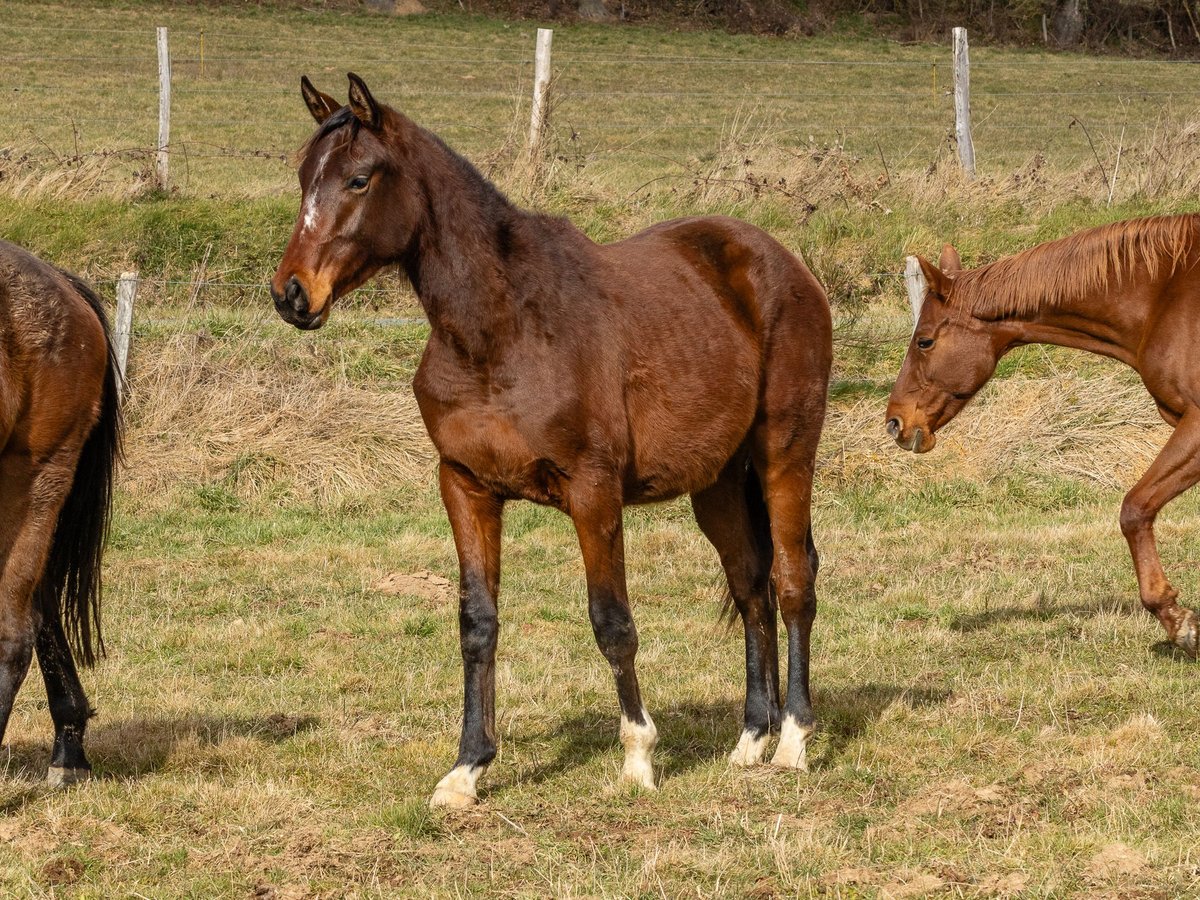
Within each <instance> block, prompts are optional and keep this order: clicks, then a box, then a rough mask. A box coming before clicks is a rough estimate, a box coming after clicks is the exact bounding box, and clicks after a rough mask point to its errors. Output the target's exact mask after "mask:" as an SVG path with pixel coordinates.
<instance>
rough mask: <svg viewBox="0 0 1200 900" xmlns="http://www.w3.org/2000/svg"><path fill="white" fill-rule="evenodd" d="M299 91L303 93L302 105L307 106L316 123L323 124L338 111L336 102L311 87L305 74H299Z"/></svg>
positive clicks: (311, 84)
mask: <svg viewBox="0 0 1200 900" xmlns="http://www.w3.org/2000/svg"><path fill="white" fill-rule="evenodd" d="M300 93H301V94H303V95H304V105H305V106H307V107H308V111H309V112H310V113H312V117H313V118H314V119H316V120H317V124H318V125H323V124H325V120H326V119H328V118H329V117H330V116H332V115H333V114H334V113H335V112H337V111H338V108H339V107H338V102H337V101H336V100H334V99H333V98H332V97H330V96H329V95H328V94H323V93H321V92H320V91H318V90H317V89H316V88H315V87H313V83H312V82H311V81H309V80H308V76H307V75H301V76H300Z"/></svg>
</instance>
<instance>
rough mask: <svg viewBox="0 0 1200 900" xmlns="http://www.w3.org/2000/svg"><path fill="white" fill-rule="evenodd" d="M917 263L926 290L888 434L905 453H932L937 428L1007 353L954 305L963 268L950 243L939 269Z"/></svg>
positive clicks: (891, 403) (985, 326)
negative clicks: (955, 293) (955, 291)
mask: <svg viewBox="0 0 1200 900" xmlns="http://www.w3.org/2000/svg"><path fill="white" fill-rule="evenodd" d="M918 261H919V262H920V264H921V272H922V274H923V275H924V277H925V291H924V296H923V297H919V298H917V299H916V302H914V304H913V320H914V321H915V323H916V325H915V327H914V329H913V335H912V340H911V341H910V342H909V345H908V354H907V355H906V356H905V357H904V364H903V366H901V368H900V375H899V376H898V377H897V378H896V384H895V386H894V387H893V388H892V395H891V397H890V398H889V399H888V407H887V430H888V434H890V435H891V436H892V437H893V438H894V439H895V441H896V443H897V444H899V445H900V446H901V447H903V448H904V449H905V450H911V451H913V452H914V453H927V452H928V451H930V450H932V449H933V447H934V445H935V444H936V443H937V431H938V429H939V428H941V427H942V426H943V425H945V424H946V423H947V422H949V421H950V420H951V419H953V418H954V417H955V416H956V415H958V413H959V411H960V410H962V408H963V407H964V406H966V405H967V401H969V400H970V399H971V398H972V397H973V396H975V394H976V392H977V391H978V390H979V389H980V388H981V387H983V385H984V384H985V383H987V380H988V379H989V378H991V377H992V373H993V372H995V370H996V363H997V362H998V361H999V359H1000V357H1001V355H1003V352H1004V350H1005V349H1006V348H1005V346H1004V345H1003V344H1002V343H1001V342H1000V340H999V339H998V335H997V332H996V330H995V329H994V328H991V327H989V323H988V322H985V321H983V320H981V319H978V318H976V317H975V316H973V315H971V313H970V311H969V310H967V309H966V308H965V307H964V306H963V305H962V304H956V303H954V302H953V300H952V296H953V292H954V286H955V280H956V279H957V277H958V274H959V272H960V271H961V269H962V264H961V262H960V260H959V256H958V251H956V250H955V249H954V248H953V247H952V246H950V245H949V244H947V245H946V246H945V248H944V249H943V250H942V255H941V258H940V259H939V260H938V265H937V266H934V265H933V264H932V263H930V262H928V261H927V260H925V259H922V258H920V257H918Z"/></svg>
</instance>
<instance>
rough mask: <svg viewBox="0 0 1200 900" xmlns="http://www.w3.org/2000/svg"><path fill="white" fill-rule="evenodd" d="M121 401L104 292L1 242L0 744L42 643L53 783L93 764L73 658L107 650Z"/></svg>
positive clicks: (88, 658) (81, 774)
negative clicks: (105, 617)
mask: <svg viewBox="0 0 1200 900" xmlns="http://www.w3.org/2000/svg"><path fill="white" fill-rule="evenodd" d="M118 403H119V400H118V396H117V368H116V363H115V360H114V357H113V354H112V346H111V343H110V341H109V332H108V322H107V320H106V318H105V315H104V306H103V304H102V302H101V301H100V298H99V297H97V296H96V294H95V293H94V292H93V291H92V289H91V288H89V287H88V286H87V285H86V284H84V283H83V281H81V280H80V279H79V278H77V277H76V276H75V275H72V274H70V273H69V272H64V271H62V270H61V269H58V268H56V267H54V266H51V265H49V264H48V263H45V262H43V261H41V260H39V259H38V258H36V257H35V256H33V255H32V254H30V253H28V252H26V251H25V250H23V249H21V248H20V247H17V246H16V245H14V244H10V243H7V242H5V241H0V740H3V738H4V732H5V730H6V728H7V726H8V719H9V716H10V715H11V713H12V706H13V700H14V698H15V697H16V694H17V691H18V689H19V688H20V687H21V683H22V682H23V681H24V680H25V676H26V674H27V673H28V671H29V666H30V662H31V659H32V656H33V653H34V650H35V648H36V651H37V657H38V664H39V666H40V668H41V670H42V679H43V680H44V681H45V683H46V697H47V699H48V701H49V706H50V717H51V719H52V720H53V722H54V748H53V751H52V753H51V757H50V766H49V771H48V772H47V780H48V781H49V782H50V783H51V784H71V783H74V782H77V781H81V780H83V779H85V778H87V777H88V775H89V774H90V772H91V766H90V765H89V764H88V761H87V757H86V756H85V755H84V752H83V734H84V730H85V728H86V727H87V721H88V719H89V718H90V717H91V715H92V708H91V706H90V705H89V703H88V700H87V697H86V695H85V694H84V692H83V686H82V685H81V684H80V681H79V675H78V672H77V671H76V668H75V658H76V657H78V659H79V661H80V662H81V663H83V664H84V665H90V664H91V663H92V662H94V661H95V659H96V657H97V656H98V655H99V654H102V653H103V651H104V641H103V638H102V636H101V633H100V588H101V579H100V561H101V553H102V550H103V546H104V538H105V535H106V533H107V530H108V521H109V515H110V511H111V508H112V487H113V476H114V472H115V467H116V464H117V462H118V459H119V457H120V452H121V413H120V407H119V405H118ZM64 626H65V630H64ZM68 634H69V635H70V640H69V641H68ZM72 646H73V647H74V651H75V652H74V655H72V652H71V651H72Z"/></svg>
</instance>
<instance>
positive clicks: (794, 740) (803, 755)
mask: <svg viewBox="0 0 1200 900" xmlns="http://www.w3.org/2000/svg"><path fill="white" fill-rule="evenodd" d="M812 734H813V727H812V726H811V725H807V726H802V725H800V723H799V722H797V721H796V720H795V719H793V718H792V717H791V716H788V717H787V718H785V719H784V720H783V728H782V729H780V732H779V746H777V747H776V748H775V755H774V756H773V757H771V765H773V766H779V767H780V768H783V769H796V770H798V771H801V772H807V771H808V739H809V738H810V737H812Z"/></svg>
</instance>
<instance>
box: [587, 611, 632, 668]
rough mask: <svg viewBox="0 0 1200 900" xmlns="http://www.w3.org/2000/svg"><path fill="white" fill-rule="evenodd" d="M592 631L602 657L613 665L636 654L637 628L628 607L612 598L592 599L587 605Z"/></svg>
mask: <svg viewBox="0 0 1200 900" xmlns="http://www.w3.org/2000/svg"><path fill="white" fill-rule="evenodd" d="M588 615H589V618H591V620H592V633H593V634H594V635H595V636H596V645H597V646H598V647H599V648H600V652H601V653H603V654H604V657H605V658H606V659H607V660H608V661H609V662H610V663H613V664H614V665H615V664H616V663H618V662H621V661H623V660H626V659H630V658H632V657H633V656H634V655H636V654H637V648H638V637H637V628H636V627H635V626H634V623H633V614H632V613H631V612H630V610H629V607H628V606H627V605H626V604H624V603H621V602H619V601H617V600H616V599H612V598H605V599H604V600H599V601H593V602H592V603H590V604H589V605H588Z"/></svg>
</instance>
